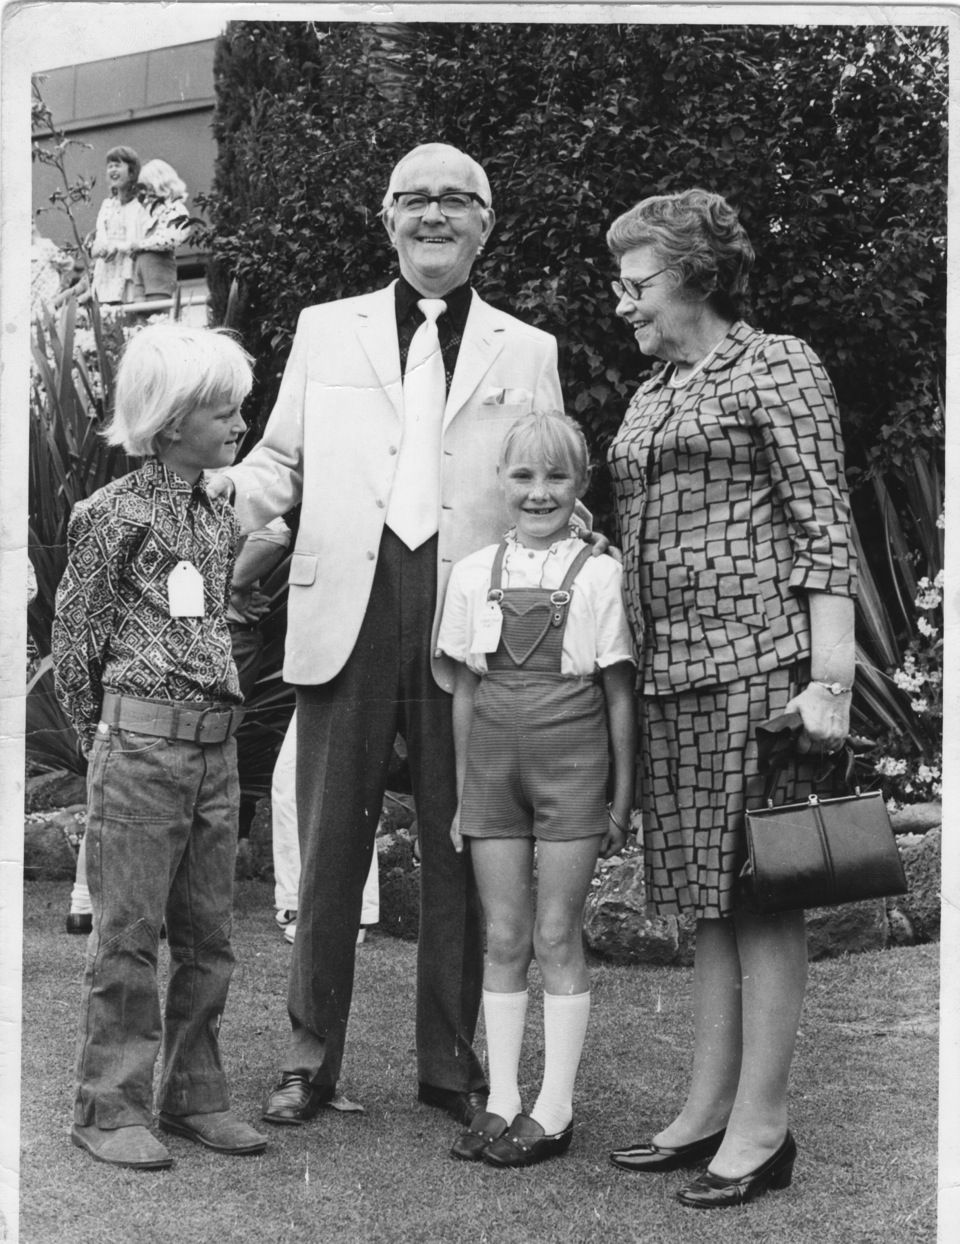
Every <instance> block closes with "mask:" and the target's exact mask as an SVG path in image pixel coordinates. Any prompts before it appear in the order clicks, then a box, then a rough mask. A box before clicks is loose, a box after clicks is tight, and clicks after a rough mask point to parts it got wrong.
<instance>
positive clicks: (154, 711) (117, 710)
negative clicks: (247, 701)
mask: <svg viewBox="0 0 960 1244" xmlns="http://www.w3.org/2000/svg"><path fill="white" fill-rule="evenodd" d="M242 719H243V709H242V708H227V707H225V706H223V705H218V704H213V705H210V704H207V705H203V704H197V705H192V704H178V703H175V702H174V701H172V700H144V699H140V697H139V696H135V695H117V694H116V692H113V691H107V692H105V693H104V696H103V706H102V707H101V709H100V720H101V721H105V722H106V723H107V725H109V726H117V727H119V728H120V729H121V730H133V731H134V732H135V733H136V734H150V735H154V736H155V737H157V738H161V739H184V740H186V741H187V742H190V743H223V742H225V741H226V740H227V739H229V738H230V737H231V735H233V734H234V733H235V732H236V730H237V727H238V726H239V725H240V722H241V720H242Z"/></svg>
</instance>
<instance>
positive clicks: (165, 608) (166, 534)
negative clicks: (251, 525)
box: [53, 459, 241, 750]
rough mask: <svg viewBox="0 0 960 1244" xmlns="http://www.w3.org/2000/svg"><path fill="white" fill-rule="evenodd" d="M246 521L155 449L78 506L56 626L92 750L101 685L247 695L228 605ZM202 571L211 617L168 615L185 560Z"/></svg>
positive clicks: (61, 674) (234, 698) (58, 649)
mask: <svg viewBox="0 0 960 1244" xmlns="http://www.w3.org/2000/svg"><path fill="white" fill-rule="evenodd" d="M238 539H239V528H238V526H237V520H236V518H235V517H234V514H233V510H232V509H231V508H230V506H229V505H227V503H226V502H225V501H224V500H223V499H222V498H217V499H215V500H211V499H210V498H209V496H208V495H207V492H206V489H205V488H204V485H203V476H201V477H200V479H199V480H198V481H197V483H196V484H195V485H191V484H189V483H188V482H187V480H185V479H183V478H182V477H181V476H179V475H177V474H176V473H175V472H173V471H169V470H168V469H167V468H166V467H165V466H164V465H163V464H162V463H160V462H157V461H156V460H154V459H149V460H148V461H147V462H146V463H144V465H143V466H142V467H140V469H139V470H137V471H133V472H131V474H129V475H125V476H124V477H123V478H122V479H118V480H114V481H113V483H110V484H107V486H106V487H105V488H101V489H99V491H97V492H95V493H94V494H93V496H92V497H89V498H87V500H85V501H80V502H78V503H77V505H76V506H74V509H73V513H72V514H71V516H70V523H69V527H68V529H67V569H66V571H65V573H64V576H63V578H62V580H61V581H60V586H59V588H58V589H57V608H56V619H55V621H54V625H53V659H54V677H55V683H56V688H57V695H58V696H59V698H60V702H61V704H62V705H63V707H64V710H65V712H66V713H67V715H68V716H69V718H70V720H71V721H72V722H73V724H74V726H75V727H76V730H77V733H78V735H79V736H80V741H81V745H82V746H83V748H84V750H86V749H87V748H88V747H89V746H90V745H91V744H92V742H93V735H94V733H95V731H96V727H97V722H98V721H99V720H100V706H101V703H102V701H103V693H104V691H114V692H117V693H120V694H123V695H135V696H141V697H145V698H149V699H159V700H178V701H184V702H188V703H196V702H198V701H206V702H210V701H217V702H225V703H240V701H241V696H240V686H239V683H238V681H237V671H236V667H235V666H234V663H233V657H232V656H231V653H230V632H229V630H228V629H227V623H226V605H227V600H228V596H229V589H230V580H231V577H232V575H233V563H234V558H235V555H236V548H237V541H238ZM182 561H186V562H190V563H191V564H192V565H193V566H195V567H196V569H197V570H198V571H199V572H200V574H201V575H202V577H203V601H204V611H203V617H171V616H170V605H169V599H168V595H167V579H168V577H169V575H170V572H171V571H172V570H173V569H174V567H175V566H176V565H177V563H178V562H182Z"/></svg>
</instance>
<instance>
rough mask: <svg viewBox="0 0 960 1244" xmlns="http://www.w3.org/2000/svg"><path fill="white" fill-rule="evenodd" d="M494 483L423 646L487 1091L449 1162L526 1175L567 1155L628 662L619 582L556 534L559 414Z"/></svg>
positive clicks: (508, 458)
mask: <svg viewBox="0 0 960 1244" xmlns="http://www.w3.org/2000/svg"><path fill="white" fill-rule="evenodd" d="M498 472H499V480H500V486H501V490H502V494H503V499H504V503H505V507H506V510H507V512H508V514H509V516H510V519H511V521H512V522H513V523H514V526H513V528H512V530H510V531H509V532H508V533H507V535H506V536H505V538H504V539H503V541H502V542H501V543H500V544H499V545H491V546H489V547H487V548H484V549H481V550H480V551H479V552H478V553H474V554H473V555H472V556H470V557H466V558H464V559H463V561H460V562H458V563H457V564H456V565H455V566H454V568H453V572H452V574H451V577H450V583H449V586H448V588H447V594H446V598H445V604H444V611H443V619H442V622H441V626H440V633H439V637H438V645H439V647H440V649H441V650H442V651H443V652H444V653H445V654H446V655H447V656H449V657H452V658H453V659H454V660H455V661H456V662H457V666H456V679H455V684H454V696H453V719H454V739H455V742H456V754H457V789H458V792H459V805H458V808H457V813H456V816H455V818H454V821H453V825H452V828H451V836H452V838H453V843H454V846H455V847H456V849H457V850H458V851H459V850H462V849H463V838H469V839H470V857H471V862H472V864H473V870H474V874H475V876H476V880H477V887H478V889H479V893H480V899H481V902H482V904H483V910H484V917H485V925H486V958H485V961H484V979H483V1013H484V1023H485V1027H486V1035H487V1056H488V1063H489V1075H490V1097H489V1100H488V1102H487V1108H486V1110H485V1111H481V1112H480V1113H479V1114H478V1115H475V1116H474V1118H473V1119H472V1120H471V1123H470V1126H469V1127H468V1129H467V1130H466V1131H464V1132H463V1133H462V1135H461V1136H460V1137H459V1138H458V1139H457V1141H456V1143H455V1144H454V1146H453V1149H452V1150H451V1152H452V1154H453V1156H454V1157H457V1158H461V1159H464V1160H467V1161H476V1160H479V1159H482V1160H483V1161H485V1162H488V1163H490V1164H491V1165H495V1166H530V1165H532V1164H533V1163H535V1162H542V1161H543V1160H544V1159H545V1158H550V1157H555V1156H557V1155H558V1154H561V1153H564V1152H565V1151H566V1149H567V1148H568V1147H569V1145H570V1140H571V1138H572V1135H573V1086H574V1080H575V1078H576V1073H577V1067H578V1065H579V1062H580V1053H581V1050H582V1048H583V1041H584V1036H585V1034H586V1028H587V1019H588V1016H589V1012H590V990H589V978H588V976H587V968H586V963H585V961H584V956H583V943H582V934H581V925H582V919H583V907H584V903H585V901H586V897H587V893H588V890H589V887H590V881H591V878H592V877H593V873H594V868H595V865H596V862H597V857H598V855H599V854H603V855H604V856H606V855H610V854H613V853H614V852H615V851H618V850H619V849H620V848H621V847H622V846H623V844H624V842H625V839H626V832H627V826H628V823H629V816H630V809H631V805H632V800H633V771H634V763H635V721H634V702H633V674H634V670H633V660H634V658H633V645H632V642H631V637H630V632H629V629H628V625H627V619H626V614H625V611H624V606H623V600H622V594H621V581H620V580H621V570H620V565H619V564H618V563H617V562H616V561H615V560H614V559H613V558H612V557H609V556H607V555H605V554H599V555H596V554H593V550H592V549H591V548H590V546H589V545H588V544H585V543H584V541H582V540H581V539H579V538H578V536H577V535H576V534H575V533H573V532H572V531H571V529H570V519H571V516H572V515H573V511H574V506H575V505H576V502H577V499H578V497H579V496H581V495H582V493H583V491H584V489H585V487H586V483H587V476H588V458H587V446H586V442H585V440H584V437H583V433H582V432H581V431H580V428H579V426H578V425H577V424H576V423H575V422H574V421H573V420H572V419H568V418H567V417H566V416H565V415H562V414H559V413H547V414H538V413H534V414H531V415H527V416H524V417H523V418H522V419H520V420H518V421H517V423H515V424H514V425H513V427H511V429H510V430H509V431H508V433H507V435H506V437H505V439H504V442H503V448H502V450H501V455H500V465H499V468H498ZM611 755H612V758H613V774H612V781H611V774H610V758H611ZM608 799H609V803H608ZM535 842H536V857H537V886H536V894H535V891H534V843H535ZM534 955H535V956H536V959H537V963H538V964H539V966H540V971H541V974H542V978H543V989H544V999H543V1004H544V1056H545V1066H544V1076H543V1084H542V1087H541V1089H540V1094H539V1096H538V1098H537V1100H536V1103H535V1105H534V1106H533V1109H532V1110H531V1111H530V1113H529V1114H524V1113H521V1101H520V1091H519V1087H518V1070H519V1062H520V1048H521V1044H522V1040H523V1030H524V1023H525V1019H526V1009H527V972H528V970H529V967H530V963H531V961H532V959H533V957H534Z"/></svg>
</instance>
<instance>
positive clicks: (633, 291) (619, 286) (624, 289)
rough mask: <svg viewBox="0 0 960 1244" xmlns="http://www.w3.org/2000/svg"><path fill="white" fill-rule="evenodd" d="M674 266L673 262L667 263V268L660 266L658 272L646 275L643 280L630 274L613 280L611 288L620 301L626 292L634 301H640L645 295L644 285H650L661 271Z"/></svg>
mask: <svg viewBox="0 0 960 1244" xmlns="http://www.w3.org/2000/svg"><path fill="white" fill-rule="evenodd" d="M672 267H673V264H667V266H666V267H665V268H658V269H657V271H656V272H651V273H650V275H649V276H645V277H644V278H643V280H642V281H634V280H631V278H630V277H628V276H623V277H621V278H620V280H619V281H611V282H610V288H611V289H612V290H613V292H614V293H615V294H616V296H617V300H618V301H619V300H620V299H621V298H622V297H623V296H624V294H626V296H627V297H628V298H630V299H632V301H633V302H639V301H640V299H641V298H642V297H643V290H644V287H645V286H647V285H649V284H650V282H651V281H652V280H653V279H654V277H657V276H659V275H660V273H661V272H669V271H670V269H671V268H672Z"/></svg>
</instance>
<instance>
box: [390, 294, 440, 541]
mask: <svg viewBox="0 0 960 1244" xmlns="http://www.w3.org/2000/svg"><path fill="white" fill-rule="evenodd" d="M417 306H418V307H419V308H420V310H421V311H422V312H423V314H424V315H425V316H426V319H425V320H424V322H423V323H422V324H421V325H420V327H419V328H418V329H417V331H416V332H415V333H414V334H413V340H412V341H411V342H410V350H409V352H408V354H407V369H406V371H405V372H404V376H403V436H402V438H401V441H400V455H399V458H398V460H397V474H396V478H395V479H394V481H393V490H392V492H391V493H390V504H389V506H388V507H387V526H388V527H389V528H390V529H391V530H392V531H394V532H396V534H397V535H398V536H399V537H400V539H401V540H402V541H403V542H404V544H405V545H406V546H407V548H409V549H416V548H419V547H420V545H421V544H423V542H424V540H428V539H429V538H430V537H431V536H432V535H433V533H434V532H435V531H436V530H437V528H438V526H439V525H440V434H441V429H442V427H443V410H444V407H445V406H446V404H447V382H446V376H445V375H444V370H443V355H442V354H441V352H440V337H439V334H438V333H437V318H438V317H439V316H441V315H442V314H443V313H444V311H446V309H447V304H446V303H445V302H444V301H443V299H442V298H422V299H421V300H420V301H419V302H418V303H417Z"/></svg>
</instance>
